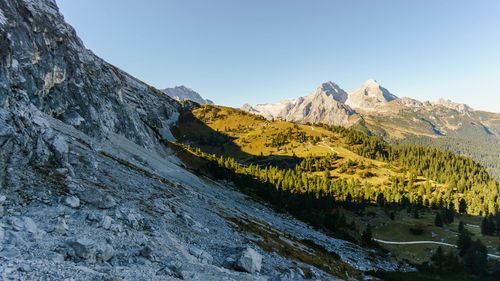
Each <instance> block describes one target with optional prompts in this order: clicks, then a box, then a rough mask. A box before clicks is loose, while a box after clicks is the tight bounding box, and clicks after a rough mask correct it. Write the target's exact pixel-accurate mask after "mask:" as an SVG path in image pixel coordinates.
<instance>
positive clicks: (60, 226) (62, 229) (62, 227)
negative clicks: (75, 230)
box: [54, 219, 69, 234]
mask: <svg viewBox="0 0 500 281" xmlns="http://www.w3.org/2000/svg"><path fill="white" fill-rule="evenodd" d="M68 229H69V227H68V225H67V224H66V221H65V220H64V219H60V220H59V221H58V222H57V224H56V226H55V227H54V230H55V231H56V232H57V233H59V234H66V232H67V231H68Z"/></svg>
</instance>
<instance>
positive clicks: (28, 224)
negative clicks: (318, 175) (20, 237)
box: [23, 217, 38, 233]
mask: <svg viewBox="0 0 500 281" xmlns="http://www.w3.org/2000/svg"><path fill="white" fill-rule="evenodd" d="M23 221H24V229H25V230H26V231H28V232H29V233H37V232H38V227H37V226H36V223H35V222H34V221H33V220H32V219H31V218H29V217H24V218H23Z"/></svg>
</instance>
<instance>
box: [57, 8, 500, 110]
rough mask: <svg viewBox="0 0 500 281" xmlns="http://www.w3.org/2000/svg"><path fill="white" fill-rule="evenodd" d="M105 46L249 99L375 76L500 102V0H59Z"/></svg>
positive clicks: (395, 84) (197, 84)
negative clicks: (327, 82) (324, 83)
mask: <svg viewBox="0 0 500 281" xmlns="http://www.w3.org/2000/svg"><path fill="white" fill-rule="evenodd" d="M57 4H58V5H59V8H60V10H61V12H62V13H63V15H64V17H65V19H66V21H67V22H69V23H70V24H71V25H72V26H73V27H74V28H75V29H76V31H77V34H78V36H80V38H82V40H83V42H84V44H85V46H86V47H87V48H89V49H91V50H92V51H93V52H94V53H95V54H96V55H98V56H100V57H102V58H103V59H105V60H106V61H108V62H110V63H112V64H114V65H116V66H118V67H119V68H121V69H123V70H125V71H127V72H128V73H130V74H132V75H134V76H136V77H138V78H139V79H141V80H143V81H145V82H146V83H148V84H150V85H152V86H154V87H157V88H160V89H163V88H166V87H173V86H175V85H185V86H187V87H189V88H192V89H193V90H195V91H197V92H199V93H200V94H201V95H202V96H203V97H205V98H209V99H211V100H213V101H214V102H215V103H216V104H221V105H227V106H233V107H240V106H241V105H243V104H244V103H246V102H248V103H250V104H252V105H255V104H258V103H266V102H277V101H280V100H282V99H286V98H296V97H299V96H304V95H307V94H309V93H311V92H314V91H315V90H316V88H317V87H318V86H319V85H320V84H321V83H323V82H326V81H334V82H335V83H337V84H338V85H339V86H340V87H341V88H343V89H345V90H353V89H356V88H359V87H360V86H361V84H363V82H364V81H366V80H368V79H370V78H374V79H376V80H377V81H378V82H379V83H380V84H381V85H382V86H383V87H385V88H387V89H388V90H389V91H390V92H391V93H393V94H395V95H397V96H400V97H403V96H407V97H411V98H416V99H419V100H436V99H438V98H441V97H442V98H446V99H451V100H453V101H456V102H463V103H467V104H469V105H471V106H472V107H473V108H475V109H481V110H487V111H492V112H500V1H497V0H491V1H487V0H485V1H462V0H454V1H452V0H449V1H434V0H433V1H413V0H384V1H382V0H365V1H361V0H359V1H357V0H353V1H333V0H313V1H306V0H303V1H296V0H273V1H270V0H252V1H242V0H178V1H173V0H142V1H136V0H106V1H103V0H80V1H76V0H57Z"/></svg>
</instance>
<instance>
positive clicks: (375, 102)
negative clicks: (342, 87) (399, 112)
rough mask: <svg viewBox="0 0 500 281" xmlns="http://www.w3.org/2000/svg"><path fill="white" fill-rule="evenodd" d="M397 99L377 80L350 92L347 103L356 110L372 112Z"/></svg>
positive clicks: (367, 82)
mask: <svg viewBox="0 0 500 281" xmlns="http://www.w3.org/2000/svg"><path fill="white" fill-rule="evenodd" d="M397 99H398V97H396V96H395V95H393V94H391V93H390V92H389V91H388V90H387V89H385V88H383V87H381V86H380V84H379V83H378V82H377V81H376V80H375V79H369V80H368V81H366V82H365V83H364V84H363V85H362V86H361V87H360V88H359V89H356V90H354V91H351V92H349V93H348V98H347V100H346V101H345V103H346V104H347V105H349V106H351V107H352V108H355V109H356V110H364V111H372V110H377V107H380V106H383V105H385V104H386V103H388V102H390V101H393V100H397Z"/></svg>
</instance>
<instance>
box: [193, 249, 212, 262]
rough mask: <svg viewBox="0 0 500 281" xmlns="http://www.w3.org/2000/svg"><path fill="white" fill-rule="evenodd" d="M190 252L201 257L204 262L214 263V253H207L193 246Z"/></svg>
mask: <svg viewBox="0 0 500 281" xmlns="http://www.w3.org/2000/svg"><path fill="white" fill-rule="evenodd" d="M189 253H190V254H191V255H193V256H195V257H197V258H198V259H200V260H201V261H202V262H204V263H212V261H213V257H212V255H210V254H209V253H207V252H205V251H203V250H201V249H198V248H195V247H191V248H189Z"/></svg>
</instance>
